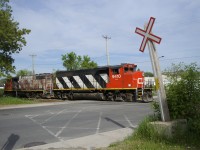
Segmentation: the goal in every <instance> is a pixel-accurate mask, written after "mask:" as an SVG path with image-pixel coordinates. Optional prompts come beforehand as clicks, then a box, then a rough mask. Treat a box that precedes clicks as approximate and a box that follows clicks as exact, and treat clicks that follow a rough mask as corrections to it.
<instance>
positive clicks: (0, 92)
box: [0, 89, 4, 98]
mask: <svg viewBox="0 0 200 150" xmlns="http://www.w3.org/2000/svg"><path fill="white" fill-rule="evenodd" d="M3 91H4V90H3V89H0V98H1V96H3Z"/></svg>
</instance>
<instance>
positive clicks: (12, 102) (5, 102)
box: [0, 97, 39, 105]
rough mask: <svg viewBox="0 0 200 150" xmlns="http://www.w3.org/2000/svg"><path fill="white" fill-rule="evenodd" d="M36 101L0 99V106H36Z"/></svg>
mask: <svg viewBox="0 0 200 150" xmlns="http://www.w3.org/2000/svg"><path fill="white" fill-rule="evenodd" d="M36 103H39V102H38V101H33V100H29V99H22V98H17V97H0V105H17V104H36Z"/></svg>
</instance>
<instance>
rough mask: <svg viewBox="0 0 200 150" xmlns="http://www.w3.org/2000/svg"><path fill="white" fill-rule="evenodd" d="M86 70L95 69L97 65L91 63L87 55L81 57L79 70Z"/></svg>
mask: <svg viewBox="0 0 200 150" xmlns="http://www.w3.org/2000/svg"><path fill="white" fill-rule="evenodd" d="M87 68H97V63H95V62H94V61H91V59H90V57H89V56H88V55H86V56H83V60H82V62H81V69H87Z"/></svg>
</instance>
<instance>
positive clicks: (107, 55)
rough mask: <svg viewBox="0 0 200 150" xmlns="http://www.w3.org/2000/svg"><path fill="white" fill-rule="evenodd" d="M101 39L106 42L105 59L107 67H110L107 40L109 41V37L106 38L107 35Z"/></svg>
mask: <svg viewBox="0 0 200 150" xmlns="http://www.w3.org/2000/svg"><path fill="white" fill-rule="evenodd" d="M103 38H104V39H105V40H106V57H107V65H108V66H109V65H110V59H109V52H108V40H109V39H111V37H108V36H107V35H106V36H104V35H103Z"/></svg>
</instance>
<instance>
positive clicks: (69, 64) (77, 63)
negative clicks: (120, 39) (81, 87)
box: [62, 52, 97, 70]
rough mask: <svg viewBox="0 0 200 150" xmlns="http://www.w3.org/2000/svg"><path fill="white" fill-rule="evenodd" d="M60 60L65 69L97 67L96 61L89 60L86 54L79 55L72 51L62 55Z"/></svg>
mask: <svg viewBox="0 0 200 150" xmlns="http://www.w3.org/2000/svg"><path fill="white" fill-rule="evenodd" d="M62 61H63V66H64V67H65V68H66V69H67V70H78V69H89V68H96V67H97V63H95V62H94V61H91V59H90V57H89V56H88V55H84V56H83V57H81V56H80V55H76V53H74V52H70V53H67V54H65V55H62Z"/></svg>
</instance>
